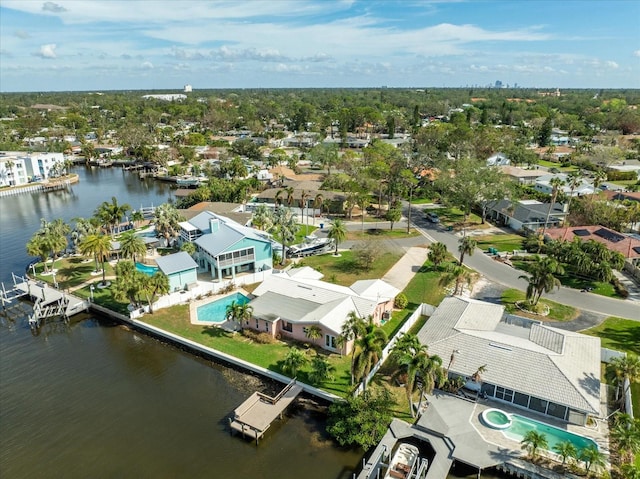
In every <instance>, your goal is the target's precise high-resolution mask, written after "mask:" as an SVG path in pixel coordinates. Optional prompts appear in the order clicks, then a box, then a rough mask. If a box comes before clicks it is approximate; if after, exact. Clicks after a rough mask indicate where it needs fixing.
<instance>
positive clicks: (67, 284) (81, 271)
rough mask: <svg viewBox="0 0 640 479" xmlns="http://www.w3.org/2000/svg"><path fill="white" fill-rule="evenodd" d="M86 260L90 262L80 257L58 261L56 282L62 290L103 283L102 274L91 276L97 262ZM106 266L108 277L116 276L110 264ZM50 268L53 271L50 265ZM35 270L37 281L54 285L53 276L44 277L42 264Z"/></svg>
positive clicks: (30, 272)
mask: <svg viewBox="0 0 640 479" xmlns="http://www.w3.org/2000/svg"><path fill="white" fill-rule="evenodd" d="M86 260H88V258H83V257H80V256H71V257H68V258H61V259H58V260H56V264H55V265H56V271H57V272H56V281H57V282H58V285H59V286H60V288H61V289H67V288H74V287H76V286H79V285H81V284H82V283H84V282H86V281H94V280H95V281H97V280H100V281H102V272H101V273H100V274H97V275H92V274H91V273H92V272H93V271H94V270H95V268H96V263H95V261H93V260H91V261H88V262H85V261H86ZM104 265H105V268H106V276H113V275H114V274H115V271H114V269H113V267H112V266H111V265H110V264H109V263H104ZM101 266H102V265H101ZM48 267H49V269H51V264H50V263H49V264H48ZM35 269H36V278H37V279H39V280H42V281H44V282H46V283H49V284H53V276H52V275H51V274H48V275H45V276H43V275H42V273H43V272H44V266H43V265H42V263H38V264H36V265H35ZM29 274H32V269H31V268H29Z"/></svg>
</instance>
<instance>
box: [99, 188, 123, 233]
mask: <svg viewBox="0 0 640 479" xmlns="http://www.w3.org/2000/svg"><path fill="white" fill-rule="evenodd" d="M129 211H131V206H129V205H128V204H127V203H124V204H122V205H120V204H118V199H117V198H116V197H115V196H113V197H111V203H109V202H108V201H104V202H103V203H102V204H101V205H100V206H98V208H97V209H96V212H95V215H96V216H97V217H98V218H100V220H101V221H102V224H103V225H105V227H107V228H108V229H110V230H111V236H114V235H115V233H116V232H118V228H119V225H120V221H121V220H122V217H123V216H125V215H126V214H127V213H128V212H129Z"/></svg>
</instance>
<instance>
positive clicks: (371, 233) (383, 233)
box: [346, 223, 420, 241]
mask: <svg viewBox="0 0 640 479" xmlns="http://www.w3.org/2000/svg"><path fill="white" fill-rule="evenodd" d="M369 226H370V225H367V224H366V223H365V227H364V233H363V232H362V231H361V230H359V231H348V232H347V237H346V239H347V240H349V241H360V240H367V241H368V240H378V239H403V238H414V237H416V236H420V233H418V232H417V231H416V230H414V229H411V230H410V231H409V233H407V229H406V228H398V227H397V226H396V229H394V230H390V229H378V228H370V227H369Z"/></svg>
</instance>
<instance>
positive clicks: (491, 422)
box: [481, 408, 511, 429]
mask: <svg viewBox="0 0 640 479" xmlns="http://www.w3.org/2000/svg"><path fill="white" fill-rule="evenodd" d="M481 417H482V422H484V423H485V424H486V425H487V426H489V427H491V428H493V429H507V428H508V427H509V426H511V416H510V415H509V414H507V413H506V412H504V411H501V410H500V409H494V408H490V409H485V410H484V411H483V412H482V415H481Z"/></svg>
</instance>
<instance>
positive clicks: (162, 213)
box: [154, 203, 184, 246]
mask: <svg viewBox="0 0 640 479" xmlns="http://www.w3.org/2000/svg"><path fill="white" fill-rule="evenodd" d="M183 220H184V218H183V217H182V215H180V213H179V212H178V210H177V209H176V208H175V206H173V205H171V204H169V203H164V204H162V205H160V206H158V207H157V208H156V210H155V212H154V221H155V228H156V234H158V236H161V237H163V238H164V239H165V242H166V245H167V246H169V245H170V244H171V240H172V238H176V237H177V236H178V235H179V234H180V225H179V224H178V223H180V221H183Z"/></svg>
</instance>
